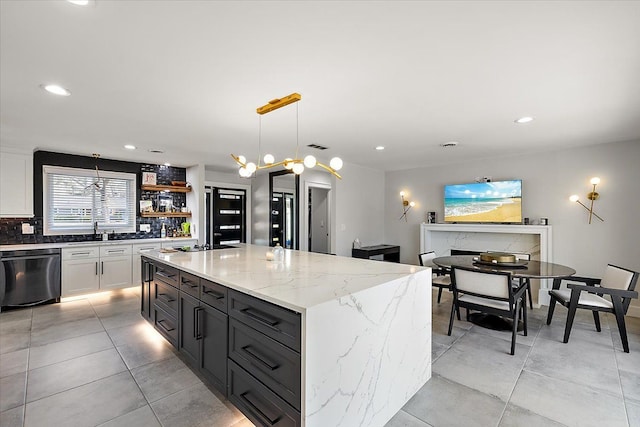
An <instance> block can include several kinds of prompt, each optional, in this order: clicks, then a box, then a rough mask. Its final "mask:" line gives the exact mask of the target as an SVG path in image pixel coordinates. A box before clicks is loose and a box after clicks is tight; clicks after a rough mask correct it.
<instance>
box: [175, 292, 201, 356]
mask: <svg viewBox="0 0 640 427" xmlns="http://www.w3.org/2000/svg"><path fill="white" fill-rule="evenodd" d="M200 310H201V309H200V303H199V302H198V300H197V299H195V298H193V297H191V296H189V295H187V294H186V293H184V292H180V297H179V305H178V313H179V314H178V315H179V318H180V321H179V322H178V328H179V333H178V342H179V344H178V350H180V353H182V355H183V356H184V357H185V358H186V359H187V360H188V361H189V363H191V365H192V366H194V367H195V368H197V367H198V362H199V359H200V335H199V332H200V326H201V322H199V317H200V316H199V312H200Z"/></svg>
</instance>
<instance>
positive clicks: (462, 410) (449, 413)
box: [403, 375, 506, 427]
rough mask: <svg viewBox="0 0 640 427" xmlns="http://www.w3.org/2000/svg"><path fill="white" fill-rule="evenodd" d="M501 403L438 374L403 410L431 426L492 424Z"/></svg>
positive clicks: (498, 414) (501, 406) (497, 416)
mask: <svg viewBox="0 0 640 427" xmlns="http://www.w3.org/2000/svg"><path fill="white" fill-rule="evenodd" d="M505 405H506V404H505V402H503V401H501V400H500V399H497V398H495V397H492V396H489V395H488V394H485V393H481V392H479V391H476V390H473V389H470V388H469V387H465V386H463V385H460V384H458V383H456V382H453V381H449V380H447V379H445V378H442V377H440V376H438V375H434V376H432V377H431V379H430V380H429V382H427V384H425V385H424V386H423V387H422V388H421V389H420V390H419V391H418V393H416V394H415V396H413V397H412V398H411V400H409V402H408V403H407V404H406V405H405V406H404V408H403V410H404V411H405V412H407V413H409V414H411V415H413V416H414V417H416V418H418V419H420V420H422V421H424V422H426V423H427V424H430V425H432V426H452V427H457V426H468V427H472V426H479V427H484V426H495V425H497V424H498V421H499V420H500V415H501V414H502V411H503V410H504V407H505Z"/></svg>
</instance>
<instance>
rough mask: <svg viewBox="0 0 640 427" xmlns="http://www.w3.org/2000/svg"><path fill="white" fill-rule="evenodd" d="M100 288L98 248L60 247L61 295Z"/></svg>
mask: <svg viewBox="0 0 640 427" xmlns="http://www.w3.org/2000/svg"><path fill="white" fill-rule="evenodd" d="M98 290H100V248H99V247H98V246H90V247H87V246H83V247H78V248H68V249H67V248H63V249H62V296H63V297H66V296H71V295H78V294H86V293H90V292H97V291H98Z"/></svg>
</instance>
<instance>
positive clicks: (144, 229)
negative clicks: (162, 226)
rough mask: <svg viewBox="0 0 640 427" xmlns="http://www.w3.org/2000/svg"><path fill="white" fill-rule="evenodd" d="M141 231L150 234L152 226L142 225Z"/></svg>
mask: <svg viewBox="0 0 640 427" xmlns="http://www.w3.org/2000/svg"><path fill="white" fill-rule="evenodd" d="M140 231H144V232H145V233H148V232H150V231H151V224H140Z"/></svg>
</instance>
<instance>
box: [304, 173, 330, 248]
mask: <svg viewBox="0 0 640 427" xmlns="http://www.w3.org/2000/svg"><path fill="white" fill-rule="evenodd" d="M312 188H321V189H323V190H327V231H328V234H329V236H328V239H327V253H328V254H331V253H333V246H332V245H331V240H332V239H331V236H333V222H332V221H331V196H332V193H331V192H332V191H333V187H332V185H331V184H327V183H326V182H316V181H305V182H304V199H303V200H304V201H303V203H302V206H301V207H300V210H301V211H302V224H301V225H302V227H301V230H300V231H301V236H300V243H301V244H303V245H304V246H302V245H301V247H300V249H301V250H304V251H307V252H308V251H309V249H310V248H309V204H310V201H309V190H310V189H312Z"/></svg>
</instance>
